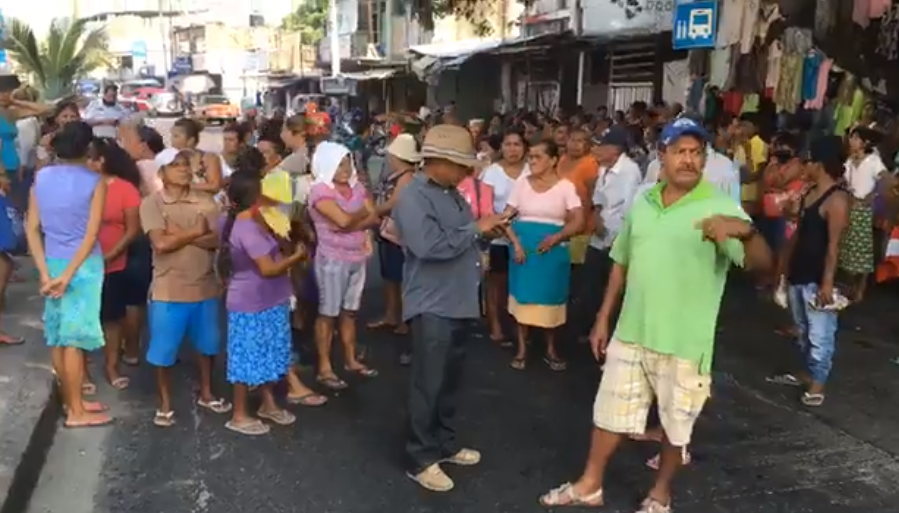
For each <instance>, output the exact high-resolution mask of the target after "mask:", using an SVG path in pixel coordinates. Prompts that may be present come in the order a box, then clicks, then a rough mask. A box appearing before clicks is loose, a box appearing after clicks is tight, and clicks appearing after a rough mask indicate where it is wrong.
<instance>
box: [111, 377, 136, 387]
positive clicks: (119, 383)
mask: <svg viewBox="0 0 899 513" xmlns="http://www.w3.org/2000/svg"><path fill="white" fill-rule="evenodd" d="M109 384H110V385H111V386H112V388H114V389H116V390H125V389H126V388H128V385H130V384H131V378H129V377H128V376H119V377H117V378H116V379H114V380H112V381H110V382H109Z"/></svg>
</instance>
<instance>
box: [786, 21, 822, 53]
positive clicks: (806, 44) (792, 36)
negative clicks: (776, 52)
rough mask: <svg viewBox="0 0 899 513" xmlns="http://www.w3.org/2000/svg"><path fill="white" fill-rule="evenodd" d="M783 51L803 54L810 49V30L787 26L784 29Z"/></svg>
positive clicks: (811, 41)
mask: <svg viewBox="0 0 899 513" xmlns="http://www.w3.org/2000/svg"><path fill="white" fill-rule="evenodd" d="M783 39H784V52H787V53H798V54H800V55H805V52H807V51H809V50H811V49H812V47H813V46H815V45H814V40H813V38H812V31H811V30H809V29H803V28H798V27H789V28H788V29H787V30H786V31H784V38H783Z"/></svg>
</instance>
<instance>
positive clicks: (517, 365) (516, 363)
mask: <svg viewBox="0 0 899 513" xmlns="http://www.w3.org/2000/svg"><path fill="white" fill-rule="evenodd" d="M509 367H512V368H513V369H515V370H518V371H522V370H524V369H525V367H527V360H526V359H525V358H517V357H516V358H512V361H511V362H509Z"/></svg>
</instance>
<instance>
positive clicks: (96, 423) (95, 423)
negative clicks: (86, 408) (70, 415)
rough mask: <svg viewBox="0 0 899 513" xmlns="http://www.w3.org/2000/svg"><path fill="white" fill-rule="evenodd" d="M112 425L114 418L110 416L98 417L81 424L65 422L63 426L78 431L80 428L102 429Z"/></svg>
mask: <svg viewBox="0 0 899 513" xmlns="http://www.w3.org/2000/svg"><path fill="white" fill-rule="evenodd" d="M110 424H112V417H110V416H108V415H98V416H96V417H94V418H92V419H91V420H85V421H80V422H69V421H65V422H64V423H63V426H65V428H66V429H78V428H92V427H102V426H108V425H110Z"/></svg>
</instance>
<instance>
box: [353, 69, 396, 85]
mask: <svg viewBox="0 0 899 513" xmlns="http://www.w3.org/2000/svg"><path fill="white" fill-rule="evenodd" d="M398 71H399V70H395V69H369V70H365V71H346V72H343V73H341V75H342V76H344V77H346V78H351V79H353V80H355V81H357V82H365V81H366V80H384V79H385V78H390V77H392V76H394V75H396V74H397V73H398Z"/></svg>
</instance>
